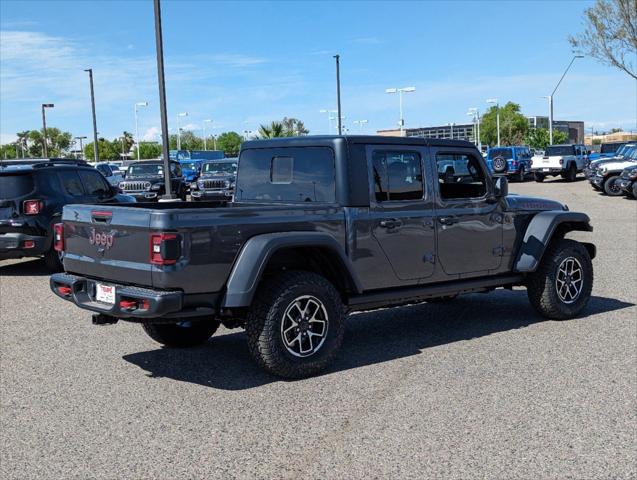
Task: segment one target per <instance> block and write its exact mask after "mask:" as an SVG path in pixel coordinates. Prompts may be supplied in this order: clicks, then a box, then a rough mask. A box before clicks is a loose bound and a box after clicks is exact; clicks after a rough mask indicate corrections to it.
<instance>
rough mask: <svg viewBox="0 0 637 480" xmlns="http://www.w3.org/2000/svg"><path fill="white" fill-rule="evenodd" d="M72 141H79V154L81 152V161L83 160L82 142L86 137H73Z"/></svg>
mask: <svg viewBox="0 0 637 480" xmlns="http://www.w3.org/2000/svg"><path fill="white" fill-rule="evenodd" d="M74 139H75V140H79V141H80V152H82V159H84V144H83V143H82V141H83V140H85V139H86V137H74Z"/></svg>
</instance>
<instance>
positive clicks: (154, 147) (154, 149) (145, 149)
mask: <svg viewBox="0 0 637 480" xmlns="http://www.w3.org/2000/svg"><path fill="white" fill-rule="evenodd" d="M160 156H161V145H160V144H159V143H154V142H142V143H140V144H139V158H142V159H147V158H159V157H160ZM133 158H134V159H137V149H135V150H134V152H133Z"/></svg>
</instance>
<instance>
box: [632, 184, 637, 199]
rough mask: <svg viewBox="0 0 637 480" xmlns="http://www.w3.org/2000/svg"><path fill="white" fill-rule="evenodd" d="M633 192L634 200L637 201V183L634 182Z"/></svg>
mask: <svg viewBox="0 0 637 480" xmlns="http://www.w3.org/2000/svg"><path fill="white" fill-rule="evenodd" d="M632 192H633V198H635V199H637V182H633V187H632Z"/></svg>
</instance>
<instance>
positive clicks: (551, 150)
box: [544, 145, 574, 157]
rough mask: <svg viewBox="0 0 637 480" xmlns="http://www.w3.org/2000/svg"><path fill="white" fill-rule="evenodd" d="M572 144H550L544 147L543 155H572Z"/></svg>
mask: <svg viewBox="0 0 637 480" xmlns="http://www.w3.org/2000/svg"><path fill="white" fill-rule="evenodd" d="M573 153H574V148H573V145H550V146H548V147H546V151H545V152H544V156H545V157H552V156H556V155H573Z"/></svg>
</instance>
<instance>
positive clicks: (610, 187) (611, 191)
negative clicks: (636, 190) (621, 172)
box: [604, 175, 622, 197]
mask: <svg viewBox="0 0 637 480" xmlns="http://www.w3.org/2000/svg"><path fill="white" fill-rule="evenodd" d="M617 180H619V176H618V175H613V176H611V177H608V178H607V179H606V180H605V181H604V193H605V194H606V195H609V196H611V197H619V196H620V195H622V189H621V187H620V186H619V185H618V184H617Z"/></svg>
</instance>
